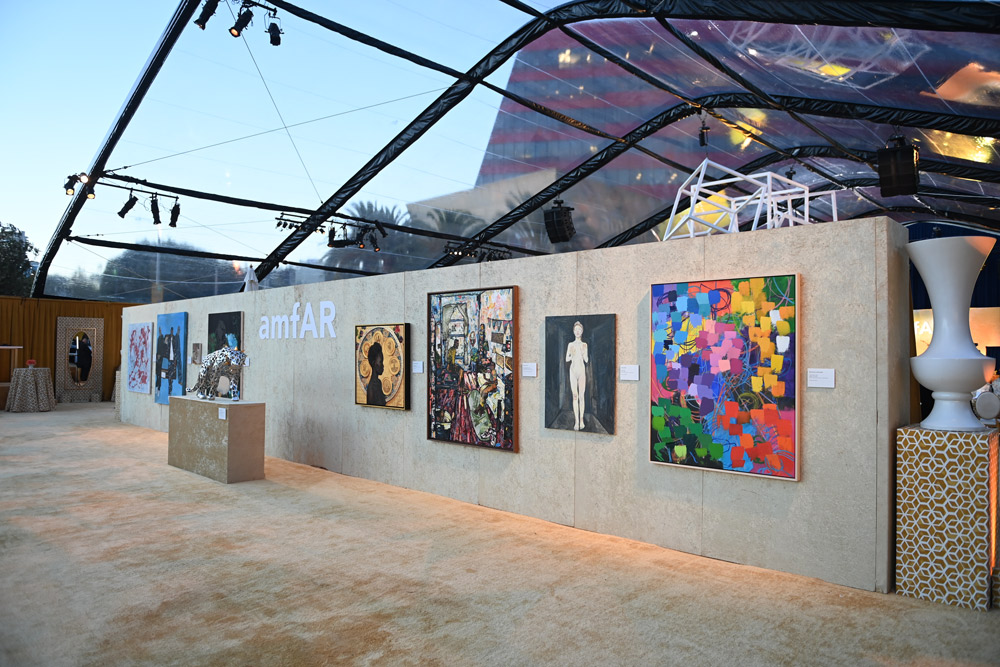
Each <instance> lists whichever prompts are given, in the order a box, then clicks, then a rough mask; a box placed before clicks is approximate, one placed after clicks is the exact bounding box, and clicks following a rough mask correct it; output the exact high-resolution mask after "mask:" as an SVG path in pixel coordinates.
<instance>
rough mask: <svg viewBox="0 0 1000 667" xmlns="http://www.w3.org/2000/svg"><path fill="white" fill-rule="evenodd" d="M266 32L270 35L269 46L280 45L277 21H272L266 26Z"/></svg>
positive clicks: (279, 31) (279, 29)
mask: <svg viewBox="0 0 1000 667" xmlns="http://www.w3.org/2000/svg"><path fill="white" fill-rule="evenodd" d="M267 34H268V35H270V36H271V46H281V28H279V27H278V24H277V23H274V22H273V21H272V22H271V25H269V26H267Z"/></svg>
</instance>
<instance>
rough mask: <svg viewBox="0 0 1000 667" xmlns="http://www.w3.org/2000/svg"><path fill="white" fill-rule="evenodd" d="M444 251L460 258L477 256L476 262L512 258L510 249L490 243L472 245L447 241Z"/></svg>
mask: <svg viewBox="0 0 1000 667" xmlns="http://www.w3.org/2000/svg"><path fill="white" fill-rule="evenodd" d="M444 252H445V254H446V255H452V256H453V257H459V258H465V257H475V258H476V262H492V261H495V260H501V259H510V250H507V249H506V248H497V247H492V246H489V245H470V244H469V243H459V242H457V241H450V242H448V243H446V244H445V246H444Z"/></svg>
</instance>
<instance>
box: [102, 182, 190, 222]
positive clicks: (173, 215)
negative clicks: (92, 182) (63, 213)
mask: <svg viewBox="0 0 1000 667" xmlns="http://www.w3.org/2000/svg"><path fill="white" fill-rule="evenodd" d="M101 185H105V186H107V187H109V188H118V189H119V190H128V199H127V200H125V203H124V204H122V207H121V209H120V210H119V211H118V217H119V218H121V219H122V220H124V219H125V216H126V215H128V213H129V211H131V210H132V209H133V208H134V207H135V205H136V204H138V203H139V198H138V197H136V196H135V195H136V193H139V194H142V195H149V212H150V214H152V216H153V224H154V225H158V224H160V223H161V222H162V221H161V220H160V198H161V197H165V198H167V199H173V200H174V205H173V206H171V207H170V221H169V222H168V223H167V226H168V227H176V226H177V220H178V219H180V217H181V200H180V198H179V197H178V196H177V195H165V194H163V193H162V192H154V191H153V190H143V189H141V188H135V187H132V188H130V187H126V186H123V185H115V184H114V183H108V182H103V183H101ZM88 189H93V186H88ZM87 196H88V197H90V194H89V193H88V195H87Z"/></svg>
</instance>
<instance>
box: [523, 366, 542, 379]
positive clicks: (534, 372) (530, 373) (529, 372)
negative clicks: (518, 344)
mask: <svg viewBox="0 0 1000 667" xmlns="http://www.w3.org/2000/svg"><path fill="white" fill-rule="evenodd" d="M521 377H525V378H533V377H538V364H536V363H530V364H521Z"/></svg>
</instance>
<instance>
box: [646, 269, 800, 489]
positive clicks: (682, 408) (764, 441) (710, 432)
mask: <svg viewBox="0 0 1000 667" xmlns="http://www.w3.org/2000/svg"><path fill="white" fill-rule="evenodd" d="M651 310H652V318H651V323H652V326H651V334H652V336H651V344H652V345H651V346H652V350H651V358H650V363H651V373H650V380H651V388H650V403H651V405H650V422H649V425H650V460H651V461H653V462H654V463H664V464H674V465H683V466H691V467H696V468H704V469H709V470H723V471H727V472H736V473H746V474H752V475H762V476H767V477H774V478H779V479H790V480H795V479H798V461H797V457H796V438H797V429H796V425H797V415H796V388H797V376H796V371H797V367H798V364H797V360H796V344H797V337H796V277H795V276H791V275H789V276H768V277H764V278H738V279H733V280H715V281H705V282H691V283H672V284H666V285H653V287H652V295H651Z"/></svg>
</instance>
